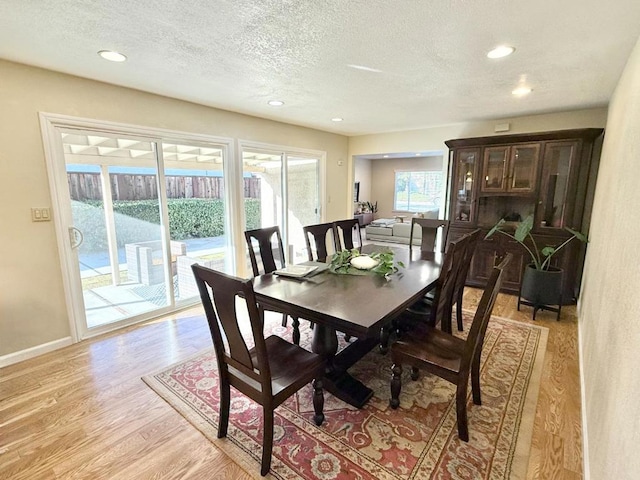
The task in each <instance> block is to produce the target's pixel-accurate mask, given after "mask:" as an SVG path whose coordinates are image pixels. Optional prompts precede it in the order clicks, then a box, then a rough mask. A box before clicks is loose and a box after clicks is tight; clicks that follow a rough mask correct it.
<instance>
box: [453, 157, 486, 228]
mask: <svg viewBox="0 0 640 480" xmlns="http://www.w3.org/2000/svg"><path fill="white" fill-rule="evenodd" d="M479 156H480V149H478V148H472V149H466V150H459V151H457V152H456V159H455V162H456V164H455V170H454V171H455V178H454V183H453V202H454V208H453V220H454V221H456V222H472V221H473V218H474V217H475V215H474V211H473V210H474V209H473V202H474V194H473V192H474V189H473V185H474V182H475V181H476V178H475V177H476V165H477V160H478V158H479Z"/></svg>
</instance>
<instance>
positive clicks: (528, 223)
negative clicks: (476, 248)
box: [484, 215, 587, 270]
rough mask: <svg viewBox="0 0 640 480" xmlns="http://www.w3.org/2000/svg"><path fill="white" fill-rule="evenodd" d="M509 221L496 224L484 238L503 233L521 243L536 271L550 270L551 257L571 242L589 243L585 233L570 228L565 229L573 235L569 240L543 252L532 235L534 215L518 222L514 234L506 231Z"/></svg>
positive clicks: (545, 248)
mask: <svg viewBox="0 0 640 480" xmlns="http://www.w3.org/2000/svg"><path fill="white" fill-rule="evenodd" d="M506 223H507V221H506V220H505V219H504V218H503V219H501V220H500V221H499V222H498V223H496V224H495V225H494V226H493V228H492V229H491V230H489V233H487V235H486V236H485V237H484V238H485V239H487V238H489V237H491V236H493V235H494V234H495V233H501V234H502V235H505V236H507V237H509V238H512V239H514V240H515V241H516V242H518V243H520V245H522V246H523V247H524V248H525V249H526V250H527V252H529V255H530V256H531V263H532V265H534V266H535V269H536V270H548V269H549V265H550V262H551V257H552V256H553V255H555V254H556V253H558V251H559V250H561V249H562V248H564V247H565V246H566V245H567V244H569V242H571V241H572V240H574V239H578V240H580V241H581V242H584V243H587V236H586V235H585V234H584V233H581V232H577V231H575V230H573V229H571V228H569V227H565V230H566V231H568V232H569V233H571V236H570V237H569V238H567V239H566V240H565V241H564V242H562V243H561V244H560V245H558V246H555V247H551V246H547V247H544V248H543V249H542V250H540V249H538V245H537V244H536V241H535V239H534V238H533V235H531V230H532V229H533V215H529V216H528V217H527V218H525V219H524V220H522V221H521V222H518V223H517V224H516V229H515V231H514V233H511V232H508V231H505V230H504V229H505V228H507V225H505V224H506Z"/></svg>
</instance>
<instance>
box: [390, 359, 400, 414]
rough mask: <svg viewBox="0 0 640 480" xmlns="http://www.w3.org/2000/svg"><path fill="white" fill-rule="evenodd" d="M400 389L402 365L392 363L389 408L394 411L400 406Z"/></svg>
mask: <svg viewBox="0 0 640 480" xmlns="http://www.w3.org/2000/svg"><path fill="white" fill-rule="evenodd" d="M401 388H402V365H400V364H399V363H394V364H393V366H392V367H391V398H390V399H389V406H391V408H393V409H394V410H395V409H396V408H398V406H400V398H399V397H400V389H401Z"/></svg>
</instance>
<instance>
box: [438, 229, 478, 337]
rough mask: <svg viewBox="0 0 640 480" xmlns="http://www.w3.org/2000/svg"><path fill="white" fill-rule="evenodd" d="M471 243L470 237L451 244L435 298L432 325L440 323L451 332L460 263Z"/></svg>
mask: <svg viewBox="0 0 640 480" xmlns="http://www.w3.org/2000/svg"><path fill="white" fill-rule="evenodd" d="M468 242H469V236H463V237H460V238H458V239H457V240H454V241H453V242H450V243H449V247H448V248H447V252H446V253H445V256H444V260H443V262H442V267H441V269H440V276H439V277H438V284H437V286H436V292H435V296H434V298H433V308H431V318H430V323H431V325H433V326H436V325H437V324H438V322H440V324H441V325H442V328H443V330H445V331H448V332H450V331H451V328H450V326H451V307H452V304H453V292H454V290H455V285H456V277H457V273H458V272H459V271H460V262H462V260H463V258H464V251H465V249H466V247H467V243H468Z"/></svg>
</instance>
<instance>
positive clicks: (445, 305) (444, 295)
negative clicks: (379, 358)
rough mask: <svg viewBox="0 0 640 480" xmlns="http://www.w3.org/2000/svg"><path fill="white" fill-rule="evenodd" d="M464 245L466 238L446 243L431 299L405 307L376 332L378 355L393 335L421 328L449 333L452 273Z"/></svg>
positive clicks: (385, 349) (385, 350)
mask: <svg viewBox="0 0 640 480" xmlns="http://www.w3.org/2000/svg"><path fill="white" fill-rule="evenodd" d="M467 242H468V236H463V237H460V238H459V239H457V240H454V241H453V242H451V243H449V247H447V251H446V253H445V256H444V260H443V261H442V266H441V267H440V275H439V276H438V281H437V282H436V287H435V290H434V295H433V297H432V298H429V299H426V298H422V299H420V300H418V301H417V302H416V303H414V304H413V305H411V306H410V307H409V308H407V309H406V310H405V311H404V312H402V313H401V314H400V315H399V316H398V317H397V318H395V319H394V320H393V321H392V322H391V324H389V325H385V326H383V327H382V328H381V330H380V352H381V353H383V354H385V353H387V351H388V347H389V338H390V335H391V333H392V332H395V334H396V336H397V337H398V338H401V337H402V336H404V335H406V334H407V333H409V332H413V331H414V330H419V329H421V328H422V327H423V326H425V325H428V326H430V327H436V326H437V325H438V324H440V328H441V329H442V330H443V331H445V332H448V333H451V312H452V310H451V308H452V307H451V305H452V299H453V291H454V288H455V283H456V273H457V271H458V270H459V269H460V263H459V262H460V261H461V259H462V257H463V253H464V250H465V248H466V245H467Z"/></svg>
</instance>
